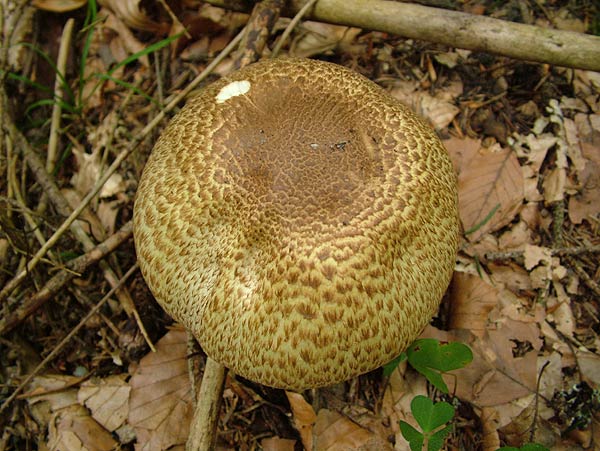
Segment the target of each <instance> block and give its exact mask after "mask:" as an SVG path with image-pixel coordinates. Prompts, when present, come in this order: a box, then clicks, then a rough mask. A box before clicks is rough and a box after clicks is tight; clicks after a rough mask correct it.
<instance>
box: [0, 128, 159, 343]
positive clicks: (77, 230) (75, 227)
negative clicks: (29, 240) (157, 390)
mask: <svg viewBox="0 0 600 451" xmlns="http://www.w3.org/2000/svg"><path fill="white" fill-rule="evenodd" d="M7 128H8V129H9V130H10V133H11V135H12V136H13V139H16V141H17V143H18V146H19V149H20V150H21V152H22V153H23V155H24V156H25V161H26V162H27V165H28V166H29V168H30V169H31V171H32V172H33V174H34V176H35V178H36V180H37V182H38V183H39V184H40V185H41V186H42V187H43V189H44V194H45V195H46V197H48V198H49V199H50V201H51V202H52V204H53V205H54V206H55V207H56V210H57V211H58V213H59V214H61V215H62V216H69V214H70V213H71V207H70V205H69V203H68V202H67V200H66V199H65V197H64V196H63V194H62V193H61V192H60V189H59V188H58V186H56V183H55V182H54V180H53V179H52V178H51V176H50V175H49V174H48V172H47V171H46V168H45V167H44V164H43V163H42V161H41V160H40V158H39V157H38V156H37V154H36V153H35V151H34V150H33V148H32V147H31V145H30V144H29V142H28V141H27V139H26V138H25V137H24V136H23V134H22V133H21V132H20V131H19V130H18V129H17V128H16V127H15V126H14V124H13V123H12V122H10V121H9V122H8V124H7ZM15 194H16V193H15ZM89 214H90V215H91V216H93V217H94V218H93V219H95V220H96V221H97V222H98V223H100V220H99V219H98V218H96V217H95V214H94V213H93V212H91V211H90V212H89ZM70 229H71V232H72V233H73V235H74V236H75V238H76V239H77V241H79V242H80V243H81V244H82V245H83V250H84V251H86V252H87V251H89V250H90V249H93V248H94V246H95V245H96V244H95V243H94V241H93V240H92V239H91V238H90V237H89V236H88V234H87V233H86V232H85V230H84V229H83V227H82V223H81V222H80V221H74V222H73V223H72V224H71V226H70ZM42 246H43V244H42ZM100 268H102V271H103V273H104V278H105V279H106V280H107V282H108V283H109V285H110V286H111V287H114V286H115V285H116V284H117V282H118V280H119V278H118V276H117V275H116V274H115V272H114V271H113V269H112V268H111V267H110V265H109V264H108V262H106V261H101V262H100ZM117 298H118V299H119V302H120V303H121V305H122V306H123V308H124V309H125V311H126V312H127V314H128V315H129V314H131V315H133V317H134V318H135V320H136V323H137V325H138V327H139V329H140V332H141V333H142V336H143V337H144V339H145V340H146V343H148V346H150V349H152V350H153V351H155V350H156V349H155V348H154V344H153V343H152V341H151V340H150V337H149V336H148V332H147V331H146V328H145V327H144V324H143V322H142V320H141V318H140V316H139V313H138V312H137V309H136V308H135V304H134V302H133V299H132V298H131V295H130V294H129V292H128V291H127V290H126V289H119V290H117Z"/></svg>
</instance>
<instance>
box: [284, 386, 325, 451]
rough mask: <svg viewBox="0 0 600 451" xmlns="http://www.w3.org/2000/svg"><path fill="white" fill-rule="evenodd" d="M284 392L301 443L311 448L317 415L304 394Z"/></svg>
mask: <svg viewBox="0 0 600 451" xmlns="http://www.w3.org/2000/svg"><path fill="white" fill-rule="evenodd" d="M285 394H286V396H287V398H288V401H289V402H290V408H291V409H292V414H293V415H294V426H295V427H296V430H297V431H298V432H299V433H300V437H301V438H302V443H303V445H304V447H305V448H306V449H311V448H312V443H313V426H314V424H315V421H316V420H317V415H316V414H315V411H314V410H313V408H312V406H311V405H310V404H309V403H308V402H306V400H305V399H304V396H302V395H301V394H300V393H294V392H291V391H286V392H285Z"/></svg>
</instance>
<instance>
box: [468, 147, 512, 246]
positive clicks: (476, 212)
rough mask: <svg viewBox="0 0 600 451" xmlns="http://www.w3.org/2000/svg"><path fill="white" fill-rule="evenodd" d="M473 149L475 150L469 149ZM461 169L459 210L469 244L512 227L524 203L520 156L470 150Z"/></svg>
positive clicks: (497, 149)
mask: <svg viewBox="0 0 600 451" xmlns="http://www.w3.org/2000/svg"><path fill="white" fill-rule="evenodd" d="M470 149H473V146H471V147H470ZM470 153H471V155H469V156H470V158H468V156H467V155H463V156H462V158H460V163H461V165H460V166H459V168H458V171H459V173H458V206H459V213H460V218H461V221H462V224H463V227H464V229H465V231H466V233H467V238H468V239H469V240H470V241H477V240H478V239H479V238H481V237H482V236H483V235H484V234H486V233H488V232H493V231H495V230H498V229H500V228H502V227H504V226H505V225H507V224H509V223H510V222H511V221H512V220H513V218H514V217H515V215H516V214H517V213H518V212H519V209H520V208H521V206H522V204H523V200H524V196H523V174H522V171H521V167H520V166H519V161H518V160H517V156H516V155H515V153H514V152H512V151H511V150H510V149H503V148H500V147H499V146H493V147H492V148H484V147H479V149H478V150H477V151H476V152H472V150H471V152H470Z"/></svg>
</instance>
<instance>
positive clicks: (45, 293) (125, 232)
mask: <svg viewBox="0 0 600 451" xmlns="http://www.w3.org/2000/svg"><path fill="white" fill-rule="evenodd" d="M132 233H133V222H131V221H129V222H127V223H126V224H125V225H123V227H121V229H119V230H118V231H117V232H115V233H114V234H113V235H111V236H110V237H109V238H107V239H106V240H105V241H103V242H102V243H100V244H98V246H96V247H94V248H93V249H91V250H90V251H89V252H87V253H85V254H83V255H81V256H80V257H77V258H75V259H73V260H71V261H70V262H68V263H67V264H66V265H65V269H64V270H62V271H61V272H59V273H58V274H56V275H54V277H52V278H51V279H50V280H49V281H48V282H46V284H45V285H44V287H43V288H42V289H41V290H39V291H38V292H37V293H35V294H34V295H32V296H30V297H28V298H26V299H25V300H24V301H23V302H22V303H21V304H20V305H19V307H17V308H16V310H15V311H14V312H11V313H9V314H7V315H6V316H4V317H3V318H2V319H0V336H2V335H4V334H6V333H7V332H10V331H11V330H12V329H14V328H15V327H16V326H18V325H19V324H20V323H21V321H23V320H24V319H25V318H27V317H28V316H29V315H31V314H32V313H33V312H35V311H36V310H37V309H39V308H40V307H41V306H42V305H44V303H45V302H46V301H48V300H49V299H51V298H52V296H54V295H55V294H56V293H58V291H59V290H60V289H61V288H62V287H63V286H65V284H66V283H67V282H69V281H70V280H71V279H73V278H74V277H76V276H78V275H80V274H81V273H83V272H84V271H85V270H86V269H87V268H89V267H90V266H91V265H92V264H94V263H96V262H97V261H99V260H100V259H102V258H104V257H106V256H107V255H108V254H110V253H111V252H112V251H113V250H115V249H116V248H117V247H118V246H119V245H120V244H121V243H123V242H124V241H126V240H127V239H129V237H131V235H132ZM120 286H121V284H120V283H119V282H118V281H117V284H115V286H114V287H113V290H112V291H111V293H114V292H115V291H116V290H117V289H118V288H119V287H120Z"/></svg>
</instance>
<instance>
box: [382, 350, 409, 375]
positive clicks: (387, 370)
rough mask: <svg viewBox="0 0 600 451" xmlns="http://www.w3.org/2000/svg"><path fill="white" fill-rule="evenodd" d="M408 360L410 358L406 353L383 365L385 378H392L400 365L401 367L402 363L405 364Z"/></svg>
mask: <svg viewBox="0 0 600 451" xmlns="http://www.w3.org/2000/svg"><path fill="white" fill-rule="evenodd" d="M407 358H408V356H407V355H406V353H405V352H403V353H402V354H400V355H399V356H398V357H396V358H395V359H394V360H392V361H390V362H388V363H386V364H385V365H383V375H384V376H385V377H389V376H391V375H392V373H393V372H394V370H395V369H396V368H398V365H400V364H401V363H402V362H404V361H405V360H406V359H407Z"/></svg>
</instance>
